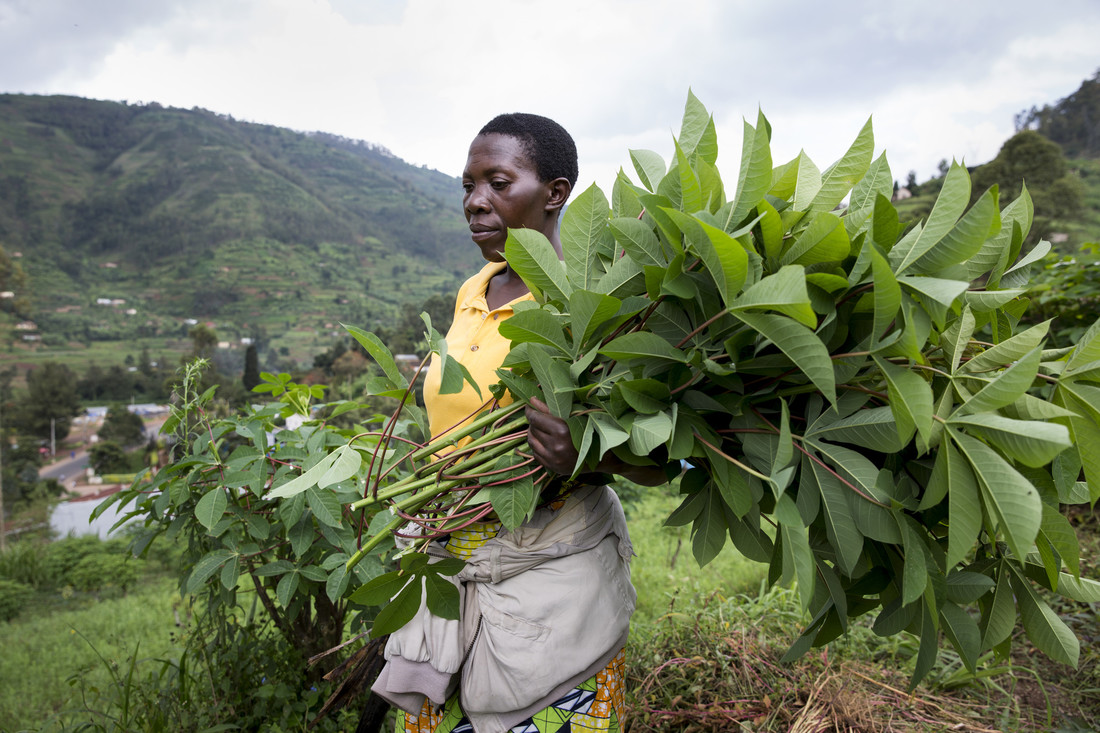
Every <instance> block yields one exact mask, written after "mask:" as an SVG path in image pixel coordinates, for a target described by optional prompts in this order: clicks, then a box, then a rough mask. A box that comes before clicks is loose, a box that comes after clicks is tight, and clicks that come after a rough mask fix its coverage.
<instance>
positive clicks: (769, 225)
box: [757, 199, 784, 259]
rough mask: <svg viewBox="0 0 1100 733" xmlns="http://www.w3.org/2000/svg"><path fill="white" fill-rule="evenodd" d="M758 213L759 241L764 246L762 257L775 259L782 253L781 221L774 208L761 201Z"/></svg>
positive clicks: (764, 200)
mask: <svg viewBox="0 0 1100 733" xmlns="http://www.w3.org/2000/svg"><path fill="white" fill-rule="evenodd" d="M757 209H758V210H759V211H760V221H759V222H758V226H759V227H760V240H761V242H762V243H763V245H764V255H765V256H766V257H768V258H769V259H775V258H777V257H779V255H780V254H781V253H782V251H783V229H784V227H783V219H782V217H780V216H779V212H778V211H776V210H775V207H774V206H772V205H771V204H770V203H768V200H767V199H763V200H762V201H761V202H760V204H759V205H758V206H757Z"/></svg>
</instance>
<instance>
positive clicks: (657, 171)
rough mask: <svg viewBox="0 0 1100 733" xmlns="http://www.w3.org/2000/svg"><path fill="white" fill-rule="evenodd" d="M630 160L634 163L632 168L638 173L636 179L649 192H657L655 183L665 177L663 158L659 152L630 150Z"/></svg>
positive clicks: (665, 170)
mask: <svg viewBox="0 0 1100 733" xmlns="http://www.w3.org/2000/svg"><path fill="white" fill-rule="evenodd" d="M630 162H632V163H633V164H634V170H635V171H637V173H638V180H639V181H641V182H642V185H643V186H645V187H646V188H647V189H648V190H649V191H650V192H652V193H656V192H657V184H658V183H660V182H661V179H662V178H664V177H665V173H667V172H668V171H667V169H666V168H665V159H664V158H662V157H661V156H660V154H659V153H655V152H653V151H652V150H631V151H630Z"/></svg>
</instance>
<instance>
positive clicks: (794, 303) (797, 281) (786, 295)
mask: <svg viewBox="0 0 1100 733" xmlns="http://www.w3.org/2000/svg"><path fill="white" fill-rule="evenodd" d="M750 309H767V310H774V311H778V312H780V313H783V314H785V315H787V316H790V317H791V318H793V319H795V320H796V321H798V322H799V323H802V324H803V325H805V326H807V327H808V328H817V314H815V313H814V310H813V308H812V307H811V306H810V295H809V293H808V292H807V291H806V270H805V268H803V267H799V266H797V265H788V266H786V267H781V268H780V269H779V271H778V272H776V273H775V274H773V275H768V276H766V277H764V278H763V279H761V280H759V281H758V282H756V283H754V284H753V285H751V286H750V287H749V288H748V289H747V290H745V292H744V293H742V294H741V296H740V297H738V298H737V300H735V301H734V302H733V303H731V304H730V310H731V311H746V310H750Z"/></svg>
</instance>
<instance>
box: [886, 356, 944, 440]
mask: <svg viewBox="0 0 1100 733" xmlns="http://www.w3.org/2000/svg"><path fill="white" fill-rule="evenodd" d="M873 358H874V360H875V364H877V365H878V368H879V369H881V370H882V375H883V376H884V377H885V378H886V388H887V391H888V394H889V395H890V409H891V410H892V411H893V413H894V419H895V420H896V422H897V428H898V439H899V440H903V441H904V440H906V439H907V438H906V436H908V435H910V434H912V431H913V427H914V426H915V427H916V429H917V433H918V434H919V435H920V436H921V438H922V439H923V440H924V442H925V444H926V445H927V443H928V442H929V440H930V437H931V434H932V411H933V408H932V387H931V385H930V384H928V382H927V381H925V379H924V378H923V377H922V376H921V375H919V374H917V373H916V372H915V371H913V370H911V369H907V368H905V367H902V366H898V365H897V364H894V363H892V362H889V361H886V360H885V359H880V358H879V357H878V356H874V357H873Z"/></svg>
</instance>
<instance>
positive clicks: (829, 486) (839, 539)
mask: <svg viewBox="0 0 1100 733" xmlns="http://www.w3.org/2000/svg"><path fill="white" fill-rule="evenodd" d="M810 465H811V470H812V471H813V477H814V481H815V482H816V484H817V487H818V490H819V491H820V492H821V499H822V501H821V506H822V509H823V510H824V517H825V531H826V534H827V535H828V537H829V544H830V545H832V547H833V551H834V552H835V553H836V557H837V562H838V564H839V566H840V568H841V570H843V571H844V574H845V575H851V574H852V572H853V571H854V569H855V567H856V563H858V562H859V557H860V555H861V554H862V552H863V535H862V534H860V532H859V530H858V529H856V523H855V519H854V518H853V517H852V510H851V506H850V504H849V502H848V494H847V492H848V491H849V489H847V488H845V487H844V485H843V484H841V482H840V479H838V478H837V477H836V476H834V475H833V474H832V473H830V472H829V471H827V470H826V469H824V468H822V467H821V466H819V465H818V464H817V463H811V464H810Z"/></svg>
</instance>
